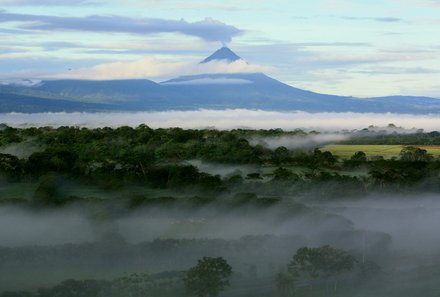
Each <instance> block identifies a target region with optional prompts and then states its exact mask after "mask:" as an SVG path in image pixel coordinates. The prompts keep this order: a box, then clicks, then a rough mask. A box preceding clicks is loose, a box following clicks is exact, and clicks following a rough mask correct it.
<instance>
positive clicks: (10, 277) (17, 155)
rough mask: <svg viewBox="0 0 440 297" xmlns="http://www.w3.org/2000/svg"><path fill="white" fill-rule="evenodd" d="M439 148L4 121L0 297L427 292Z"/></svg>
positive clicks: (358, 135) (273, 133)
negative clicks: (390, 150) (377, 150)
mask: <svg viewBox="0 0 440 297" xmlns="http://www.w3.org/2000/svg"><path fill="white" fill-rule="evenodd" d="M328 144H338V145H341V146H344V145H373V144H374V145H390V144H393V145H401V150H400V151H399V152H398V154H397V156H392V157H389V156H386V155H367V154H366V153H365V152H364V151H362V150H359V151H355V152H354V153H353V154H352V155H351V156H349V157H342V156H340V155H338V153H337V152H333V153H332V152H330V151H328V150H326V149H325V146H326V145H328ZM438 145H440V132H435V131H434V132H424V131H423V130H410V131H404V130H402V131H401V130H399V128H397V127H395V126H388V127H385V128H383V129H378V128H377V127H372V126H371V127H368V128H365V129H363V130H356V131H340V132H338V133H328V132H319V131H303V130H300V129H297V130H292V131H284V130H281V129H271V130H252V129H234V130H215V129H198V130H197V129H192V130H190V129H181V128H168V129H152V128H150V127H148V126H146V125H140V126H138V127H135V128H132V127H128V126H124V127H118V128H110V127H105V128H94V129H92V128H83V127H59V128H52V127H40V128H37V127H30V128H13V127H9V126H7V125H1V126H0V185H1V187H0V296H1V297H18V296H29V297H31V296H32V297H43V296H45V297H46V296H54V297H55V296H56V297H64V296H72V297H73V296H90V297H91V296H114V297H118V296H197V297H205V296H206V297H208V296H209V297H212V296H261V297H263V296H266V297H269V296H372V295H374V296H414V294H417V295H420V290H423V292H424V293H423V294H422V295H423V296H438V293H439V292H440V287H438V285H436V275H438V274H440V262H439V261H438V260H437V259H438V256H439V253H438V248H440V238H438V236H436V235H435V226H434V223H435V218H436V217H437V215H438V214H439V209H440V207H439V206H440V204H439V201H438V199H437V197H438V195H439V193H440V158H439V156H438V155H435V154H430V153H429V152H428V149H427V148H430V147H435V146H438ZM422 242H423V244H422Z"/></svg>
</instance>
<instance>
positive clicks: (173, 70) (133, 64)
mask: <svg viewBox="0 0 440 297" xmlns="http://www.w3.org/2000/svg"><path fill="white" fill-rule="evenodd" d="M272 70H273V68H272V67H269V66H264V65H253V64H248V63H246V62H245V61H243V60H237V61H235V62H233V63H228V62H225V61H212V62H210V63H206V64H199V63H198V61H170V60H163V59H157V58H154V57H150V56H146V57H143V58H142V59H138V60H132V61H125V62H113V63H103V64H99V65H96V66H93V67H88V68H82V69H78V70H73V71H67V72H62V73H59V74H56V75H51V77H52V78H71V79H100V80H107V79H129V78H163V77H170V76H180V75H190V74H203V73H254V72H266V71H272Z"/></svg>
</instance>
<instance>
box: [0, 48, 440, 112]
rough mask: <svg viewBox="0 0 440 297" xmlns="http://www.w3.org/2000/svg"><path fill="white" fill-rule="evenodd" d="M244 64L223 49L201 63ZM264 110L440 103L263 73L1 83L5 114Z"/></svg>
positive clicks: (424, 108) (439, 108)
mask: <svg viewBox="0 0 440 297" xmlns="http://www.w3.org/2000/svg"><path fill="white" fill-rule="evenodd" d="M216 61H223V62H227V63H232V62H235V61H243V59H242V58H241V57H240V56H238V55H237V54H235V53H234V52H233V51H232V50H231V49H229V48H227V47H222V48H220V49H218V50H217V51H215V52H214V53H213V54H212V55H210V56H209V57H207V58H206V59H204V60H203V61H201V62H200V63H201V64H207V63H210V62H216ZM201 108H203V109H235V108H242V109H261V110H273V111H307V112H359V113H365V112H375V113H386V112H393V113H411V114H440V99H436V98H429V97H413V96H388V97H377V98H355V97H347V96H336V95H328V94H320V93H315V92H312V91H308V90H302V89H299V88H295V87H293V86H290V85H288V84H285V83H282V82H280V81H278V80H276V79H274V78H272V77H269V76H267V75H265V74H263V73H206V74H197V75H186V76H180V77H177V78H173V79H170V80H167V81H164V82H161V83H157V82H154V81H151V80H147V79H128V80H106V81H96V80H46V81H41V82H39V83H38V84H33V85H20V84H0V113H1V112H43V111H109V110H113V111H114V110H118V111H124V110H125V111H133V110H135V111H141V110H144V111H154V110H194V109H201Z"/></svg>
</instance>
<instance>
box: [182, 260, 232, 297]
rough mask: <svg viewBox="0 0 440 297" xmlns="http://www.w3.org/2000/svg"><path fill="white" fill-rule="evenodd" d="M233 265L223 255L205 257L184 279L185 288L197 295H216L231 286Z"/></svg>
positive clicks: (199, 296)
mask: <svg viewBox="0 0 440 297" xmlns="http://www.w3.org/2000/svg"><path fill="white" fill-rule="evenodd" d="M231 274H232V267H231V266H230V265H229V264H228V262H226V260H225V259H223V258H222V257H218V258H211V257H203V258H202V259H201V260H199V261H198V263H197V265H196V266H194V267H192V268H190V269H189V270H188V271H187V272H186V275H185V277H184V279H183V282H184V284H185V288H186V290H187V291H188V293H190V294H191V295H194V296H197V297H215V296H218V294H219V292H220V291H222V290H224V288H225V287H226V286H229V280H228V279H229V277H230V276H231Z"/></svg>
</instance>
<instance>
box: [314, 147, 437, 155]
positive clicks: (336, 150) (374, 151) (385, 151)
mask: <svg viewBox="0 0 440 297" xmlns="http://www.w3.org/2000/svg"><path fill="white" fill-rule="evenodd" d="M403 147H404V145H376V144H374V145H363V144H362V145H345V144H330V145H326V146H324V147H322V148H321V150H323V151H329V152H331V153H332V154H334V155H336V156H339V157H342V158H350V157H351V156H352V155H353V154H354V153H356V152H358V151H363V152H364V153H365V154H366V155H367V157H373V156H383V157H384V158H392V157H397V156H398V155H399V153H400V151H401V150H402V148H403ZM417 147H420V148H422V149H425V150H427V151H428V153H429V154H432V155H433V156H434V157H438V156H440V146H438V145H433V146H429V145H420V146H417Z"/></svg>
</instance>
